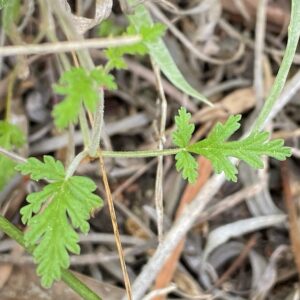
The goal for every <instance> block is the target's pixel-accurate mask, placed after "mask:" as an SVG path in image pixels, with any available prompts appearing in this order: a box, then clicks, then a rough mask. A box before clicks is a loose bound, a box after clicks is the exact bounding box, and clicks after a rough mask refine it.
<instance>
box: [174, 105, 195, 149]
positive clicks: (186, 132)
mask: <svg viewBox="0 0 300 300" xmlns="http://www.w3.org/2000/svg"><path fill="white" fill-rule="evenodd" d="M190 119H191V114H190V113H188V112H187V111H186V109H185V108H184V107H181V108H180V109H179V110H178V116H176V117H175V123H176V130H175V131H174V132H173V134H172V139H173V143H174V144H175V145H176V146H178V147H180V148H185V147H186V146H188V144H189V142H190V139H191V137H192V134H193V132H194V130H195V125H194V124H190Z"/></svg>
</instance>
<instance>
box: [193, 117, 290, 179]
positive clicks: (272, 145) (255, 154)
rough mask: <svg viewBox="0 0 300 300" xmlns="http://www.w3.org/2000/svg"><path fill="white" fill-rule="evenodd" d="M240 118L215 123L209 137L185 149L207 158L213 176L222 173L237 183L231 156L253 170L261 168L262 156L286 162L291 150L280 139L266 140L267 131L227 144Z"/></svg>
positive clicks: (238, 125)
mask: <svg viewBox="0 0 300 300" xmlns="http://www.w3.org/2000/svg"><path fill="white" fill-rule="evenodd" d="M240 118H241V117H240V116H239V115H238V116H231V117H230V118H229V119H228V120H227V121H226V122H225V123H224V124H221V123H218V124H216V126H215V127H214V128H213V130H212V131H211V133H210V134H209V135H208V137H207V138H206V139H204V140H202V141H199V142H197V143H195V144H193V145H190V146H188V147H187V150H188V151H190V152H192V153H196V154H200V155H203V156H205V157H206V158H208V159H209V160H210V161H211V162H212V165H213V167H214V169H215V171H216V173H221V172H224V174H225V176H226V178H227V179H228V180H232V181H237V177H236V174H237V172H238V171H237V169H236V167H235V165H234V164H233V163H232V162H231V161H230V157H235V158H238V159H240V160H242V161H244V162H246V163H247V164H248V165H250V166H251V167H253V168H255V169H259V168H263V161H262V156H264V155H266V156H270V157H273V158H276V159H278V160H285V159H286V158H287V157H289V156H291V149H290V148H289V147H285V146H283V144H284V143H283V140H280V139H277V140H272V141H269V134H268V133H267V132H255V133H252V134H251V135H249V136H248V137H246V138H244V139H242V140H239V141H227V139H228V138H229V137H230V136H231V135H232V134H233V133H235V132H236V131H237V130H238V128H239V127H240V124H239V120H240Z"/></svg>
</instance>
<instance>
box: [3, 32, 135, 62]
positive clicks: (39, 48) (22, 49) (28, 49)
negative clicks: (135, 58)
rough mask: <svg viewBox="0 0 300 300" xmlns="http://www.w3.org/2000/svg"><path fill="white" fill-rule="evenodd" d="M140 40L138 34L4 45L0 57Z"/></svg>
mask: <svg viewBox="0 0 300 300" xmlns="http://www.w3.org/2000/svg"><path fill="white" fill-rule="evenodd" d="M139 41H141V37H140V36H132V37H119V38H107V39H106V38H95V39H86V40H82V41H63V42H57V43H44V44H27V45H22V46H5V47H1V48H0V57H5V56H15V55H32V54H50V53H51V54H53V53H62V52H70V51H76V50H82V49H89V48H90V49H101V48H108V47H119V46H120V45H132V44H135V43H138V42H139Z"/></svg>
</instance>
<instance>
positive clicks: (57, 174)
mask: <svg viewBox="0 0 300 300" xmlns="http://www.w3.org/2000/svg"><path fill="white" fill-rule="evenodd" d="M43 159H44V162H42V161H40V160H38V159H36V158H34V157H31V158H28V160H27V162H25V163H23V164H19V165H17V166H16V170H18V171H20V172H21V173H22V174H23V175H28V174H30V177H31V179H33V180H40V179H46V180H54V181H57V180H63V179H64V178H65V169H64V166H63V164H62V163H61V162H60V161H59V160H55V159H54V158H53V157H52V156H49V155H44V157H43Z"/></svg>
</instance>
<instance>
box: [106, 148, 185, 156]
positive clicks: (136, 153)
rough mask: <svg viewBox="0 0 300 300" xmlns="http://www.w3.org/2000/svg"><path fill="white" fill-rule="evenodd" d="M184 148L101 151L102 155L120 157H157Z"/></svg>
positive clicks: (172, 153)
mask: <svg viewBox="0 0 300 300" xmlns="http://www.w3.org/2000/svg"><path fill="white" fill-rule="evenodd" d="M184 150H185V149H184V148H174V149H163V150H142V151H101V154H102V156H103V157H120V158H136V157H158V156H166V155H175V154H177V153H179V152H181V151H184Z"/></svg>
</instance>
